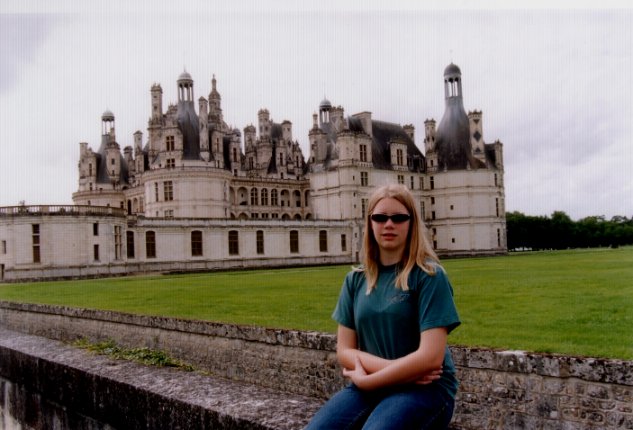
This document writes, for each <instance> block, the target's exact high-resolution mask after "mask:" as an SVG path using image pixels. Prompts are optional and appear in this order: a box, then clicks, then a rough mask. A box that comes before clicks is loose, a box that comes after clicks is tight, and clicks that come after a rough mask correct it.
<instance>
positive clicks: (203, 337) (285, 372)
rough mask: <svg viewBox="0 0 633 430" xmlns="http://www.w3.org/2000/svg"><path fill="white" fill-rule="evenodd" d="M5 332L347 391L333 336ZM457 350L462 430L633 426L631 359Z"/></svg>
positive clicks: (96, 315) (21, 308) (283, 387)
mask: <svg viewBox="0 0 633 430" xmlns="http://www.w3.org/2000/svg"><path fill="white" fill-rule="evenodd" d="M0 325H2V326H4V327H6V328H8V329H11V330H16V331H22V332H26V333H29V334H34V335H38V336H43V337H48V338H52V339H59V340H72V339H76V338H80V337H85V338H89V339H92V340H102V339H113V340H115V341H116V342H117V343H119V344H121V345H125V346H147V347H150V348H153V349H161V350H164V351H166V352H168V353H169V354H170V355H172V356H174V357H176V358H180V359H182V360H185V361H187V362H189V363H191V364H193V365H194V366H196V367H198V368H201V369H205V370H207V371H208V372H210V373H211V374H213V375H216V376H221V377H226V378H229V379H232V380H237V381H244V382H248V383H252V384H257V385H260V386H265V387H269V388H273V389H276V390H280V391H285V392H289V393H296V394H301V395H307V396H311V397H318V398H322V399H325V398H326V397H327V396H329V395H330V394H332V393H333V392H335V391H336V390H338V389H339V388H340V387H341V386H342V385H343V384H344V380H343V379H342V377H341V376H340V371H339V369H338V367H337V364H336V359H335V352H334V351H335V342H336V340H335V337H334V336H333V335H330V334H324V333H316V332H300V331H292V330H275V329H265V328H261V327H246V326H235V325H229V324H218V323H212V322H202V321H189V320H180V319H174V318H162V317H149V316H139V315H129V314H121V313H115V312H107V311H94V310H85V309H72V308H61V307H53V306H46V305H28V304H15V303H7V302H0ZM451 350H452V353H453V357H454V359H455V363H456V365H457V368H458V376H459V378H460V380H461V387H460V391H459V394H458V398H457V406H456V411H455V416H454V419H453V424H452V425H453V427H454V428H456V429H486V428H495V429H497V428H499V429H521V428H526V429H543V430H546V429H555V428H556V429H633V362H631V361H621V360H605V359H594V358H581V357H566V356H557V355H547V354H532V353H526V352H522V351H492V350H485V349H477V348H465V347H459V346H452V347H451Z"/></svg>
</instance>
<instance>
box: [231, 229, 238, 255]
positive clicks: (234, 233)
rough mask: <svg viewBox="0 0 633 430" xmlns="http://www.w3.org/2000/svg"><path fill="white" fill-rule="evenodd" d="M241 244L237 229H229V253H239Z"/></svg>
mask: <svg viewBox="0 0 633 430" xmlns="http://www.w3.org/2000/svg"><path fill="white" fill-rule="evenodd" d="M239 253H240V244H239V235H238V232H237V230H230V231H229V255H239Z"/></svg>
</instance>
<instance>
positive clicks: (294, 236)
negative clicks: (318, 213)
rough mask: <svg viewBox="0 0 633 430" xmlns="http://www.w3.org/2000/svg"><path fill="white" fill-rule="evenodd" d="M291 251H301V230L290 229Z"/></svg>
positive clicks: (294, 252)
mask: <svg viewBox="0 0 633 430" xmlns="http://www.w3.org/2000/svg"><path fill="white" fill-rule="evenodd" d="M290 252H291V253H293V254H296V253H298V252H299V232H298V231H297V230H290Z"/></svg>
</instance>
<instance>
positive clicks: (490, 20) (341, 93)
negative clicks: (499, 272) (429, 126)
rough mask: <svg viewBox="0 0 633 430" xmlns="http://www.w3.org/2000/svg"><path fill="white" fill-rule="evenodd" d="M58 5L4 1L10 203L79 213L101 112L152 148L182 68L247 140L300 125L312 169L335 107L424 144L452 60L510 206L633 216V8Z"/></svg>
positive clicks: (0, 42)
mask: <svg viewBox="0 0 633 430" xmlns="http://www.w3.org/2000/svg"><path fill="white" fill-rule="evenodd" d="M49 3H50V2H44V1H37V0H32V1H31V0H20V1H17V0H16V1H6V0H5V1H3V2H2V4H1V5H0V206H7V205H16V204H18V203H19V202H20V201H25V203H26V204H44V203H47V204H68V203H72V199H71V195H72V193H73V192H74V191H76V189H77V178H78V172H77V163H78V160H79V142H88V143H89V144H90V145H91V147H92V148H93V149H94V150H97V149H98V147H99V142H100V134H101V114H102V113H103V112H104V111H105V110H106V109H109V110H111V111H112V112H113V113H114V114H115V117H116V123H115V124H116V133H117V140H118V142H119V144H120V145H121V146H122V147H124V146H127V145H132V144H133V136H132V135H133V133H134V132H135V131H137V130H140V131H142V132H143V133H144V141H145V140H146V139H147V130H146V128H147V119H148V118H149V115H150V93H149V90H150V87H151V85H152V84H153V83H155V82H157V83H160V84H161V85H162V87H163V104H164V106H165V107H166V106H167V104H168V103H170V102H175V101H176V100H177V94H176V80H177V78H178V76H179V75H180V73H182V71H183V70H185V69H186V70H187V71H188V72H189V73H190V74H191V75H192V77H193V79H194V96H195V98H196V99H197V98H198V97H200V96H204V97H208V94H209V92H210V90H211V78H212V76H213V75H214V74H215V76H216V79H217V82H218V83H217V86H218V91H219V92H220V94H221V95H222V108H223V112H224V118H225V120H226V122H227V123H229V124H231V125H233V126H234V127H238V128H239V129H243V128H244V127H245V126H247V125H248V124H251V123H253V124H256V122H257V111H258V110H259V109H260V108H264V107H265V108H267V109H268V110H269V111H270V113H271V116H272V118H273V120H275V122H281V121H283V120H285V119H287V120H290V121H291V122H292V123H293V132H294V137H295V139H297V140H298V141H299V142H300V144H301V147H302V148H303V151H304V156H306V158H307V157H308V156H309V149H308V130H309V128H310V127H311V124H312V114H313V113H314V112H315V111H316V110H317V109H318V105H319V103H320V101H321V100H322V99H323V98H324V97H327V98H328V99H329V100H330V101H331V102H332V103H333V104H334V105H340V106H342V107H344V108H345V113H346V115H351V114H354V113H357V112H361V111H371V112H372V113H373V117H374V118H375V119H379V120H382V121H388V122H395V123H400V124H408V123H412V124H413V125H414V126H415V128H416V143H417V144H418V146H419V147H420V148H422V149H423V138H424V136H423V135H424V120H425V119H427V118H435V119H436V120H437V121H438V123H439V121H440V120H441V118H442V114H443V112H444V90H443V71H444V68H445V67H446V66H447V65H448V64H449V63H451V62H454V63H455V64H457V65H458V66H459V67H460V68H461V70H462V79H463V92H464V105H465V108H466V110H467V111H468V110H475V109H477V110H482V111H483V125H484V133H483V134H484V140H485V141H486V142H489V143H490V142H493V141H495V140H497V139H498V140H500V141H501V142H503V144H504V160H505V181H506V182H505V185H506V209H507V210H508V211H521V212H523V213H525V214H529V215H551V214H552V212H554V211H556V210H561V211H564V212H566V213H567V214H569V215H570V216H571V217H572V219H580V218H582V217H585V216H591V215H604V216H606V217H607V218H610V217H612V216H614V215H623V216H627V217H632V216H633V109H632V107H631V104H632V96H633V92H632V90H631V88H632V83H633V82H632V78H631V76H632V75H631V70H633V60H632V59H633V34H632V30H631V28H633V9H631V8H630V7H628V6H627V8H625V9H623V8H621V7H624V6H620V5H619V4H618V3H619V2H610V1H609V0H607V1H602V2H585V3H583V2H580V3H578V2H574V3H573V5H574V9H570V8H568V7H565V5H564V4H562V3H555V2H554V3H552V2H548V3H543V4H542V5H539V4H537V5H536V6H534V4H533V3H530V4H529V8H525V7H523V8H521V9H518V8H517V9H500V8H499V6H498V4H497V3H498V2H488V3H485V2H477V5H478V6H477V7H476V8H472V7H470V8H465V7H464V5H466V4H468V3H467V2H453V3H446V2H442V3H440V2H437V3H434V2H429V3H426V2H425V6H424V7H425V8H421V7H420V6H413V4H414V3H413V2H405V1H398V0H396V1H390V2H378V1H363V2H360V1H338V2H333V1H331V2H328V1H322V2H312V3H307V2H294V1H284V0H279V1H264V2H260V1H256V0H252V1H239V0H230V1H216V2H202V1H188V0H185V1H178V2H174V1H169V2H168V1H158V2H130V3H133V5H131V6H130V5H128V4H127V2H123V1H118V0H116V1H108V2H99V3H95V2H75V1H60V2H54V3H53V6H51V5H50V4H49ZM499 4H500V3H499ZM552 5H553V6H554V7H552ZM361 6H362V7H361Z"/></svg>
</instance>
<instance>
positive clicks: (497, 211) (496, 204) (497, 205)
mask: <svg viewBox="0 0 633 430" xmlns="http://www.w3.org/2000/svg"><path fill="white" fill-rule="evenodd" d="M495 211H496V213H497V216H499V198H495Z"/></svg>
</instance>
